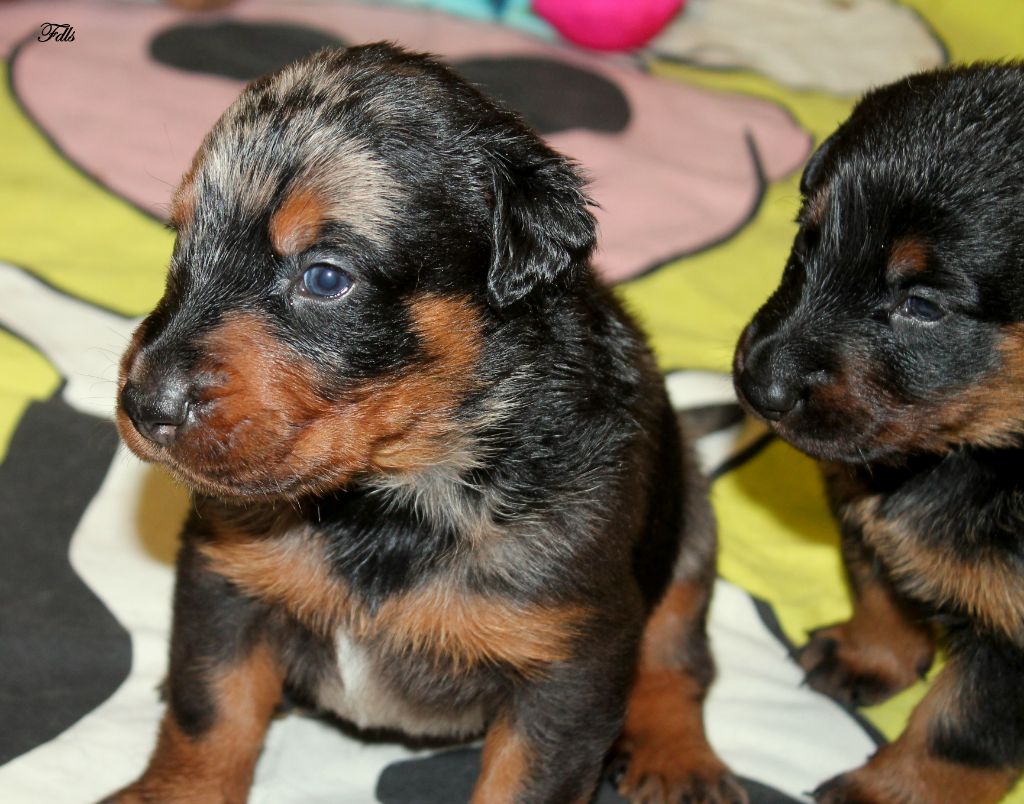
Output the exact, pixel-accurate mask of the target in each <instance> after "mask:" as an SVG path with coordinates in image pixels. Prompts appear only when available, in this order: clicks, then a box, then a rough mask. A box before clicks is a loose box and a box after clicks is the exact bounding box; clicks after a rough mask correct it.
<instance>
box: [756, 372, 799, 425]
mask: <svg viewBox="0 0 1024 804" xmlns="http://www.w3.org/2000/svg"><path fill="white" fill-rule="evenodd" d="M744 392H745V393H746V395H747V399H749V400H750V402H751V404H753V405H754V407H755V408H756V409H757V412H758V413H760V414H761V415H762V416H764V417H765V418H766V419H768V420H770V421H773V422H777V421H779V420H780V419H782V418H783V417H784V416H785V415H786V414H787V413H789V412H790V411H791V410H792V409H793V408H795V407H796V403H797V402H798V401H799V400H800V397H801V395H802V394H801V389H798V388H797V387H796V386H795V385H791V384H784V383H782V382H779V381H778V380H775V381H772V382H770V383H768V385H759V384H755V383H751V384H750V387H749V388H748V389H745V391H744Z"/></svg>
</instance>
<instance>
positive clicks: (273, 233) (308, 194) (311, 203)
mask: <svg viewBox="0 0 1024 804" xmlns="http://www.w3.org/2000/svg"><path fill="white" fill-rule="evenodd" d="M326 206H327V203H326V201H325V200H324V199H323V198H322V197H321V196H320V194H319V193H317V192H316V191H315V190H312V189H310V188H307V187H301V186H300V187H297V188H295V189H293V190H292V191H291V192H290V193H289V194H288V196H287V197H286V198H285V199H284V201H282V202H281V204H280V205H279V206H278V208H277V209H276V210H275V211H274V214H273V215H272V216H271V218H270V244H271V246H272V247H273V249H274V251H275V252H276V253H277V254H278V255H280V256H282V257H291V256H294V255H296V254H299V253H301V252H302V251H305V250H306V249H307V248H309V247H310V246H311V245H313V243H314V242H315V241H316V236H317V234H318V233H319V231H320V227H321V226H322V225H323V223H324V213H325V212H326Z"/></svg>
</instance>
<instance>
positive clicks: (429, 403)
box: [119, 296, 480, 494]
mask: <svg viewBox="0 0 1024 804" xmlns="http://www.w3.org/2000/svg"><path fill="white" fill-rule="evenodd" d="M410 313H411V316H412V319H413V323H414V328H415V331H416V333H417V335H418V336H419V337H420V339H421V342H422V344H423V347H424V349H425V351H426V352H427V355H428V359H427V360H426V361H423V362H422V363H420V364H419V365H417V366H416V367H415V369H411V370H408V371H403V372H399V373H397V374H393V375H390V376H384V377H379V378H375V379H373V380H369V381H367V382H364V383H362V384H361V385H359V386H356V387H354V388H353V389H352V390H351V391H349V393H348V394H346V395H345V397H343V398H340V399H329V398H327V397H325V396H324V395H323V394H322V393H321V391H320V389H319V387H318V383H317V377H316V370H315V368H314V367H313V366H312V365H310V364H308V363H307V362H306V361H305V360H304V359H302V358H301V357H300V356H299V355H298V354H297V353H295V352H294V351H292V350H290V349H289V348H288V347H287V346H286V345H285V344H284V343H282V342H281V341H280V340H279V339H278V338H276V337H274V335H273V334H272V333H271V332H270V331H269V329H268V326H267V324H266V323H264V322H263V321H262V320H261V319H259V318H257V317H255V316H252V315H248V314H235V315H232V316H229V317H227V318H226V319H225V320H224V322H223V323H222V324H221V325H220V327H218V329H217V330H215V331H214V332H213V333H212V334H211V335H210V336H208V338H207V341H206V345H207V352H208V354H209V355H210V356H211V357H210V358H208V361H207V366H206V368H207V369H208V370H210V371H212V372H215V373H217V374H218V376H219V377H220V378H221V382H220V383H219V384H218V385H216V386H214V387H213V388H212V389H209V390H208V391H207V392H206V395H205V397H204V399H203V400H202V405H203V413H202V415H201V417H200V422H199V423H197V424H196V425H193V426H190V428H189V430H188V431H187V432H186V433H185V435H184V436H183V437H182V438H180V439H179V440H178V442H176V443H175V445H174V447H173V448H172V449H171V450H169V451H168V452H167V454H166V455H165V454H162V453H161V454H159V455H158V454H157V453H158V450H157V449H156V448H155V447H154V446H153V445H152V444H151V443H149V442H147V441H146V440H145V439H143V438H141V436H139V435H138V433H136V432H135V431H134V430H135V428H134V427H132V426H131V423H130V422H128V421H127V420H126V418H125V416H124V414H123V412H119V425H120V428H121V431H122V433H123V434H124V436H125V442H126V443H127V444H128V446H129V447H130V448H131V449H132V450H133V451H135V452H136V453H137V454H139V455H140V456H141V457H143V458H146V459H150V460H152V459H156V458H159V459H161V460H164V461H165V462H166V463H167V464H168V465H169V467H170V468H171V469H172V470H175V471H177V473H178V474H180V475H181V476H182V477H183V479H184V480H185V481H186V482H188V483H190V484H192V485H195V486H198V487H199V488H203V489H206V490H208V491H210V492H212V493H215V494H216V493H228V494H232V493H238V492H239V491H240V490H241V489H244V488H251V487H252V486H256V485H262V486H263V487H266V488H267V491H268V493H270V492H274V493H277V494H289V493H299V492H300V491H310V490H317V491H323V490H327V489H332V488H337V487H340V486H343V485H344V484H346V483H347V482H348V481H350V480H351V479H353V478H354V477H356V476H357V475H360V474H363V473H371V472H372V473H375V474H385V475H386V474H401V473H406V472H417V471H421V470H423V469H425V468H428V467H431V466H436V465H440V464H444V463H446V462H447V461H448V460H450V459H451V458H452V456H453V455H455V454H457V453H458V452H459V451H460V450H461V449H462V448H463V441H462V440H461V438H460V433H459V431H458V430H457V429H456V425H455V423H454V422H453V417H452V414H453V412H454V410H455V407H456V405H457V404H458V403H459V401H460V400H461V399H462V398H463V397H464V396H465V394H466V393H468V391H469V390H470V389H471V388H472V387H473V383H474V377H473V373H474V370H475V367H476V363H477V360H478V357H479V348H480V334H479V327H480V324H479V318H478V315H477V313H476V311H475V309H474V308H473V306H472V305H471V304H470V303H469V302H468V301H464V300H461V299H451V298H441V297H433V296H421V297H419V298H417V299H415V300H413V301H412V302H411V303H410ZM122 382H123V380H122Z"/></svg>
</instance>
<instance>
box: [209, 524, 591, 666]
mask: <svg viewBox="0 0 1024 804" xmlns="http://www.w3.org/2000/svg"><path fill="white" fill-rule="evenodd" d="M200 549H201V551H202V552H203V554H204V555H205V556H206V557H207V558H208V559H209V561H210V565H211V569H212V570H213V571H214V572H216V573H218V574H219V575H221V576H223V577H225V578H227V579H228V580H230V581H231V582H232V583H234V584H235V585H236V586H238V587H239V588H240V589H242V590H243V591H244V592H245V593H246V594H249V595H251V596H253V597H256V598H259V599H262V600H266V601H268V602H271V603H275V604H278V605H281V606H283V607H284V608H285V609H287V610H288V612H289V613H290V614H291V615H292V616H293V617H295V618H296V619H297V620H299V621H300V622H302V623H304V624H305V625H306V626H307V627H308V628H310V629H311V630H313V631H315V632H316V633H318V634H320V635H322V636H324V637H333V635H334V634H335V633H336V632H337V631H338V630H344V631H346V632H347V633H349V634H351V636H352V638H353V639H355V640H358V641H373V642H374V643H376V644H378V645H380V646H381V647H383V648H384V649H386V650H388V651H389V652H395V653H404V652H413V653H426V654H433V655H434V656H435V657H436V658H438V659H439V660H443V661H444V662H445V663H446V665H447V666H448V667H450V668H452V669H453V670H454V671H455V672H461V671H466V670H469V669H471V668H473V667H477V666H480V665H488V664H491V665H508V666H511V667H512V668H514V669H515V670H516V671H518V672H520V673H523V674H532V673H535V672H538V671H541V670H542V669H543V667H544V666H546V665H548V664H550V663H552V662H556V661H561V660H564V659H567V658H569V656H570V653H571V650H572V644H573V642H574V640H575V637H576V635H577V633H578V632H579V629H580V627H581V625H582V621H583V620H584V618H585V617H586V615H587V612H586V610H585V609H584V608H583V607H582V606H579V605H563V606H546V605H541V604H520V603H514V602H512V601H509V600H506V599H501V598H492V597H488V596H484V595H480V594H473V593H469V592H463V591H460V590H458V589H456V588H453V587H452V586H451V583H450V581H447V582H446V581H444V580H442V581H437V582H433V583H429V584H426V585H424V586H422V587H419V588H415V589H413V590H411V591H409V592H405V593H403V594H400V595H396V596H394V597H392V598H390V599H388V600H385V601H384V602H383V603H382V604H381V605H380V606H379V607H378V609H377V611H376V612H371V611H370V610H369V609H368V608H367V607H366V606H364V605H362V603H361V602H360V601H358V600H357V599H356V598H355V597H354V596H353V595H352V594H351V593H350V591H349V589H348V588H347V587H346V585H345V584H344V582H343V581H341V580H340V579H338V578H336V577H334V576H332V574H331V573H330V571H329V569H328V567H329V564H328V560H327V557H326V554H325V548H324V545H323V543H322V542H321V541H320V540H319V539H318V538H317V537H316V536H312V535H305V536H303V535H299V534H297V535H295V536H287V537H281V538H274V539H243V538H239V537H238V536H235V537H233V538H232V537H230V535H224V536H222V537H221V538H219V539H218V540H216V541H214V542H210V543H208V544H205V545H203V546H202V547H201V548H200Z"/></svg>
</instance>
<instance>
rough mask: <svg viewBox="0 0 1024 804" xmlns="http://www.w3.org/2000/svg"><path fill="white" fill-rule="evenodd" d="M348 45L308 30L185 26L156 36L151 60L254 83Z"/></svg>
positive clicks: (282, 26)
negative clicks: (317, 54) (319, 53)
mask: <svg viewBox="0 0 1024 804" xmlns="http://www.w3.org/2000/svg"><path fill="white" fill-rule="evenodd" d="M344 44H345V42H343V41H342V40H341V39H339V38H338V37H336V36H334V35H333V34H329V33H327V32H325V31H321V30H318V29H316V28H309V27H306V26H304V25H292V24H288V23H282V22H274V23H269V22H238V21H222V22H213V23H204V22H186V23H182V24H181V25H174V26H171V27H170V28H165V29H164V30H162V31H161V32H160V33H158V34H156V35H155V36H154V37H153V39H152V40H151V41H150V43H149V55H150V56H151V57H152V58H153V60H154V61H156V62H158V63H160V64H166V65H167V66H168V67H175V68H177V69H179V70H184V71H186V72H190V73H205V74H207V75H219V76H223V77H225V78H236V79H238V80H240V81H251V80H252V79H254V78H258V77H259V76H261V75H265V74H267V73H270V72H274V71H275V70H277V69H279V68H281V67H284V65H286V64H288V63H289V62H292V61H295V60H296V59H301V58H303V57H304V56H308V55H310V54H311V53H315V52H316V51H317V50H320V49H321V48H325V47H342V46H344Z"/></svg>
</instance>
